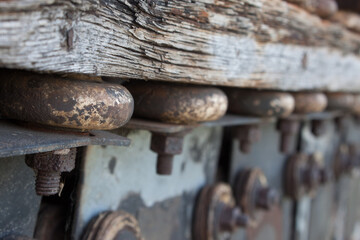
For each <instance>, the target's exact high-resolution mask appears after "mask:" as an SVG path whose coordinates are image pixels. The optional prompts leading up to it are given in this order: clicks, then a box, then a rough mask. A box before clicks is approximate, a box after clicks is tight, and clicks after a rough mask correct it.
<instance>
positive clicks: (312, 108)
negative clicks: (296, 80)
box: [292, 92, 327, 114]
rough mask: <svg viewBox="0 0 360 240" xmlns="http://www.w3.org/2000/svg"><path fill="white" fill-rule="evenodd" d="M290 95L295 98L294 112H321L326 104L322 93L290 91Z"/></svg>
mask: <svg viewBox="0 0 360 240" xmlns="http://www.w3.org/2000/svg"><path fill="white" fill-rule="evenodd" d="M292 96H293V97H294V99H295V109H294V113H298V114H305V113H315V112H322V111H323V110H324V109H325V108H326V105H327V98H326V95H325V94H323V93H309V92H300V93H292Z"/></svg>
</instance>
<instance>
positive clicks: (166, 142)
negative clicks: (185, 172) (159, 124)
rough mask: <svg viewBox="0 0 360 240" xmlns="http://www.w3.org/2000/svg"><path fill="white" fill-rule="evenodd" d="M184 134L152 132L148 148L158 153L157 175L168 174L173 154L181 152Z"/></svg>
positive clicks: (170, 169) (170, 170)
mask: <svg viewBox="0 0 360 240" xmlns="http://www.w3.org/2000/svg"><path fill="white" fill-rule="evenodd" d="M183 141H184V135H183V134H182V133H176V134H161V133H152V136H151V146H150V149H151V150H152V151H154V152H156V153H157V154H158V156H157V164H156V172H157V174H159V175H170V174H171V172H172V165H173V159H174V155H176V154H180V153H181V152H182V147H183Z"/></svg>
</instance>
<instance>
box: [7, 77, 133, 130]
mask: <svg viewBox="0 0 360 240" xmlns="http://www.w3.org/2000/svg"><path fill="white" fill-rule="evenodd" d="M0 78H1V82H0V112H1V115H2V116H3V117H5V118H9V119H17V120H22V121H29V122H35V123H39V124H45V125H51V126H58V127H66V128H75V129H82V130H83V129H98V130H104V129H114V128H118V127H120V126H122V125H124V124H125V123H126V122H127V121H128V120H129V119H130V117H131V115H132V112H133V99H132V96H131V94H130V93H129V92H128V91H127V90H126V88H124V87H123V86H121V85H116V84H108V83H96V82H85V81H73V80H70V79H62V78H59V77H55V76H49V75H40V74H33V73H27V72H21V71H7V70H1V71H0Z"/></svg>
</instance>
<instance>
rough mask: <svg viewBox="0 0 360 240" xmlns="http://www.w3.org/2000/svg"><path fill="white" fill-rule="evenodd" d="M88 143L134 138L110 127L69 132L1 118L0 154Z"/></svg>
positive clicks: (119, 143) (123, 143)
mask: <svg viewBox="0 0 360 240" xmlns="http://www.w3.org/2000/svg"><path fill="white" fill-rule="evenodd" d="M87 145H115V146H129V145H130V140H129V139H127V138H125V137H122V136H119V135H116V134H114V133H111V132H107V131H97V130H96V131H89V132H86V133H84V132H70V131H69V132H68V131H64V130H57V129H48V128H42V127H34V126H26V125H21V124H18V123H16V122H10V121H6V120H0V157H10V156H17V155H24V154H31V153H38V152H48V151H52V150H57V149H64V148H73V147H82V146H87Z"/></svg>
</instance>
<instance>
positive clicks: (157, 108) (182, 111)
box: [126, 82, 228, 124]
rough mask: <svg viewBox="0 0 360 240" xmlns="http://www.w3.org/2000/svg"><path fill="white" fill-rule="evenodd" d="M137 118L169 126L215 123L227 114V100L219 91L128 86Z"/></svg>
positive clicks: (191, 87)
mask: <svg viewBox="0 0 360 240" xmlns="http://www.w3.org/2000/svg"><path fill="white" fill-rule="evenodd" d="M126 87H127V88H128V89H129V91H130V92H131V94H132V95H133V97H134V101H135V108H134V116H136V117H142V118H148V119H155V120H160V121H163V122H169V123H183V124H191V123H196V122H204V121H213V120H217V119H219V118H220V117H222V116H223V115H224V114H225V112H226V110H227V105H228V101H227V97H226V95H225V94H224V93H223V92H222V91H221V90H220V89H217V88H211V87H200V86H190V85H174V84H171V85H170V84H163V83H150V82H149V83H133V84H128V85H126Z"/></svg>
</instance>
